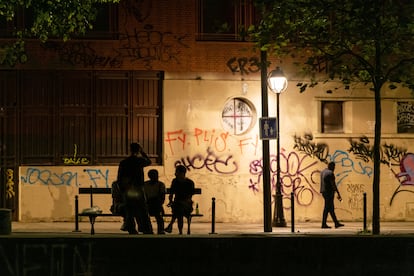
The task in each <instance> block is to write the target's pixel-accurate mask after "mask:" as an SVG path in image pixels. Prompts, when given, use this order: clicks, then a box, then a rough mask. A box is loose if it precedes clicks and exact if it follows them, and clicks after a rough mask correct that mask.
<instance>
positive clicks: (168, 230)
mask: <svg viewBox="0 0 414 276" xmlns="http://www.w3.org/2000/svg"><path fill="white" fill-rule="evenodd" d="M164 231H165V232H167V233H171V232H172V227H171V226H168V227H167V228H165V229H164Z"/></svg>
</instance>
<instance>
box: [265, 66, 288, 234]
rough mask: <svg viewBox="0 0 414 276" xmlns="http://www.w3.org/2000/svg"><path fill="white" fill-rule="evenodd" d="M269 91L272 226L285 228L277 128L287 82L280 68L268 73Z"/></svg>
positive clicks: (278, 131) (278, 132)
mask: <svg viewBox="0 0 414 276" xmlns="http://www.w3.org/2000/svg"><path fill="white" fill-rule="evenodd" d="M267 80H268V83H269V87H270V89H271V90H272V91H273V92H275V93H276V139H277V142H276V143H277V144H276V163H277V168H276V198H275V207H274V212H273V224H272V225H273V226H275V227H286V220H285V216H284V214H283V197H282V191H281V189H282V187H281V181H280V127H279V95H280V93H282V92H283V91H285V90H286V88H287V85H288V81H287V78H286V77H285V75H284V74H283V71H282V69H280V67H276V69H275V70H273V71H271V72H270V73H269V76H268V77H267Z"/></svg>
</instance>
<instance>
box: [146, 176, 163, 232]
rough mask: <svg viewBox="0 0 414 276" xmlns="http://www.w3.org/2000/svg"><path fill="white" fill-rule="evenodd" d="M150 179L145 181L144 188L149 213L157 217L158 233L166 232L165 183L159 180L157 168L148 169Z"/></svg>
mask: <svg viewBox="0 0 414 276" xmlns="http://www.w3.org/2000/svg"><path fill="white" fill-rule="evenodd" d="M148 177H149V179H150V180H148V181H145V183H144V189H145V196H146V198H147V206H148V213H149V215H150V216H153V217H155V219H156V221H157V233H158V234H165V232H164V218H163V215H164V208H163V205H164V201H165V192H166V191H165V184H164V183H163V182H161V181H159V180H158V171H157V170H155V169H152V170H149V171H148Z"/></svg>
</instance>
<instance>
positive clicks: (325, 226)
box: [322, 224, 331, 229]
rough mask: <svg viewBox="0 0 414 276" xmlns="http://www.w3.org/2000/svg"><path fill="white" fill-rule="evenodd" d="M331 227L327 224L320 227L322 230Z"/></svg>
mask: <svg viewBox="0 0 414 276" xmlns="http://www.w3.org/2000/svg"><path fill="white" fill-rule="evenodd" d="M330 228H331V227H330V226H329V225H327V224H324V225H322V229H330Z"/></svg>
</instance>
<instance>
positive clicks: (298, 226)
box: [12, 218, 414, 236]
mask: <svg viewBox="0 0 414 276" xmlns="http://www.w3.org/2000/svg"><path fill="white" fill-rule="evenodd" d="M344 224H345V226H344V227H341V228H338V229H335V228H332V229H321V228H320V222H304V223H295V229H294V230H295V231H294V233H293V232H292V228H291V225H290V224H289V222H288V225H287V227H282V228H281V227H274V228H273V231H272V232H267V233H265V232H264V227H263V225H261V224H241V223H216V224H215V225H214V227H213V226H212V224H211V223H200V222H197V221H193V223H192V225H191V230H192V231H191V232H192V233H191V234H192V235H210V234H212V233H214V234H216V235H244V234H246V235H249V234H266V235H320V234H323V235H362V234H369V233H364V232H363V223H362V222H346V221H345V222H344ZM120 225H121V222H117V221H116V222H108V221H99V218H98V219H97V222H96V223H95V234H96V235H100V234H114V235H128V234H127V233H126V232H122V231H120V230H119V228H120ZM153 227H154V229H155V227H156V224H155V223H153ZM186 229H187V228H186V227H184V232H185V231H186ZM367 230H368V232H369V231H371V225H370V224H367ZM380 230H381V235H400V234H403V235H407V234H412V235H414V222H381V225H380ZM24 234H39V235H44V234H58V235H59V236H61V235H90V224H89V222H87V221H85V222H80V223H79V231H75V223H74V222H36V223H35V222H27V223H26V222H25V223H23V222H12V235H13V236H21V235H24ZM177 234H178V230H177V228H176V224H175V225H174V230H173V232H172V233H171V234H167V235H177Z"/></svg>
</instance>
